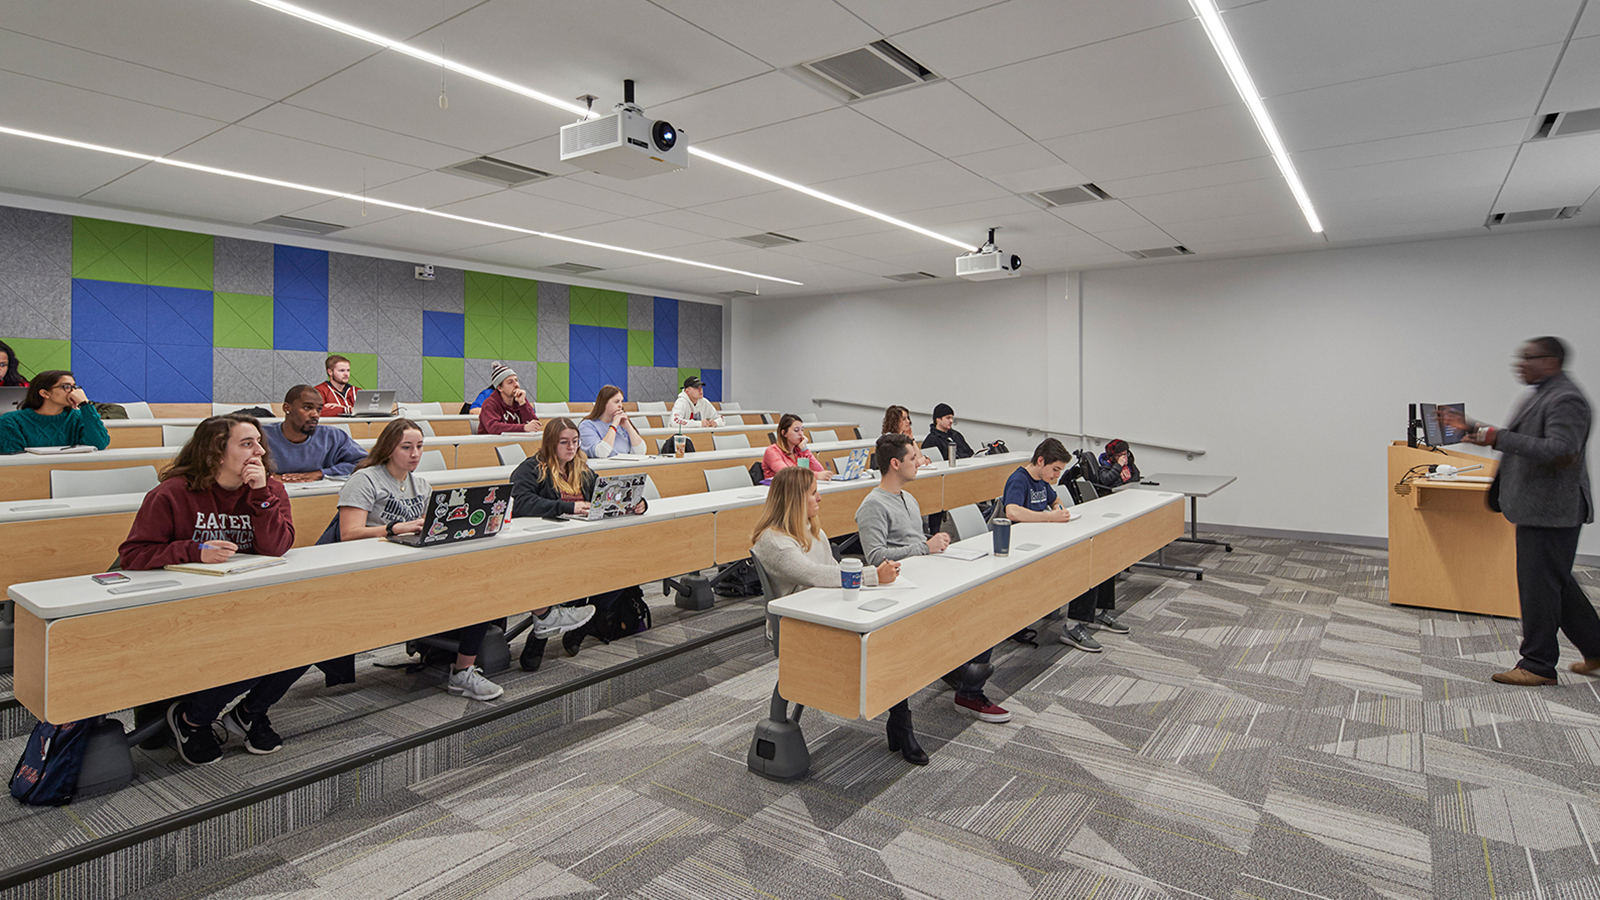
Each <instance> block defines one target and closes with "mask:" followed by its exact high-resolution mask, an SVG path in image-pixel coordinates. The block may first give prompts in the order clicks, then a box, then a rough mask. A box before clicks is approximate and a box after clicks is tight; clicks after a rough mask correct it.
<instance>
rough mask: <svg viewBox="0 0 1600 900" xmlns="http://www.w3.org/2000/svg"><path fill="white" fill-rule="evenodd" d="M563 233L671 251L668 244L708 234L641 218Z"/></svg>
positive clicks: (694, 240)
mask: <svg viewBox="0 0 1600 900" xmlns="http://www.w3.org/2000/svg"><path fill="white" fill-rule="evenodd" d="M560 233H561V234H563V235H565V236H567V237H574V238H581V239H583V240H586V241H595V242H597V243H601V244H612V245H615V246H618V247H627V248H629V249H630V250H649V251H652V252H658V251H659V252H668V251H669V248H672V247H682V246H685V245H688V244H699V243H704V241H705V238H704V237H702V236H701V235H698V234H688V233H686V232H683V231H679V230H678V229H676V228H668V227H667V226H665V225H656V224H654V223H652V222H645V221H642V220H639V219H618V220H616V221H615V222H604V223H602V224H599V225H585V226H583V227H581V228H567V229H563V230H562V231H561V232H560ZM672 255H674V256H677V255H678V254H676V253H674V254H672Z"/></svg>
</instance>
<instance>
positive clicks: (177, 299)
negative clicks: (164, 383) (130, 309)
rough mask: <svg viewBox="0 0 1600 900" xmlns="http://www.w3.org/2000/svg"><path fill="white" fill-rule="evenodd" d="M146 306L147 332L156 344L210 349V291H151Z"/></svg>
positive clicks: (165, 288)
mask: <svg viewBox="0 0 1600 900" xmlns="http://www.w3.org/2000/svg"><path fill="white" fill-rule="evenodd" d="M145 303H146V311H145V321H146V322H147V323H148V324H147V328H146V331H147V333H148V334H149V335H150V336H151V337H152V338H154V339H155V340H157V341H160V342H161V343H163V344H184V345H186V346H190V347H210V346H211V338H212V333H211V316H212V313H213V312H215V310H216V306H215V304H214V303H213V302H212V299H211V292H210V291H199V290H195V289H193V288H173V287H152V288H149V293H148V294H147V295H146V300H145ZM207 396H210V395H209V394H207ZM157 402H166V401H157ZM171 402H174V403H176V402H179V401H176V400H174V401H171ZM197 402H198V401H197Z"/></svg>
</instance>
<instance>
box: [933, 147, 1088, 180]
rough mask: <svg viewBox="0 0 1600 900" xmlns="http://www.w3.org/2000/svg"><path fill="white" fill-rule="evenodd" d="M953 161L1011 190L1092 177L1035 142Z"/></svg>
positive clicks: (961, 157)
mask: <svg viewBox="0 0 1600 900" xmlns="http://www.w3.org/2000/svg"><path fill="white" fill-rule="evenodd" d="M951 161H952V162H955V163H958V164H960V165H961V167H962V168H964V169H968V170H970V171H972V172H975V173H977V174H979V175H982V176H983V177H985V178H987V179H989V180H990V181H993V182H994V183H995V184H998V185H1000V186H1001V187H1003V188H1005V189H1006V190H1008V191H1013V192H1022V191H1038V190H1045V189H1047V188H1052V187H1066V186H1067V185H1071V184H1082V183H1084V182H1085V181H1088V180H1089V179H1088V178H1087V177H1086V176H1085V175H1084V174H1083V173H1082V172H1079V171H1078V170H1077V169H1074V168H1072V167H1071V166H1069V165H1067V164H1066V163H1064V162H1062V161H1061V159H1060V158H1059V157H1057V156H1056V155H1055V154H1054V153H1051V152H1050V151H1049V150H1046V149H1044V148H1043V147H1041V146H1039V145H1038V144H1036V143H1034V142H1033V141H1028V142H1027V143H1022V144H1015V145H1013V146H1010V147H1002V148H1000V149H998V150H985V151H984V152H982V153H968V154H965V155H962V156H956V157H953V158H952V160H951Z"/></svg>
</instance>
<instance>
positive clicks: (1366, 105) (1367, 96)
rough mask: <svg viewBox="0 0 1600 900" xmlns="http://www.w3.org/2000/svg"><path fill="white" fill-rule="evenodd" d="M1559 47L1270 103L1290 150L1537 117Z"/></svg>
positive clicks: (1285, 97)
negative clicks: (1536, 107)
mask: <svg viewBox="0 0 1600 900" xmlns="http://www.w3.org/2000/svg"><path fill="white" fill-rule="evenodd" d="M1559 49H1560V48H1559V47H1536V48H1533V49H1531V50H1519V51H1516V52H1514V53H1504V54H1501V55H1499V56H1491V57H1486V58H1483V59H1472V60H1467V61H1465V62H1458V63H1450V64H1447V65H1442V66H1432V67H1430V68H1426V69H1414V70H1412V71H1409V72H1401V73H1398V74H1395V75H1383V76H1380V77H1377V78H1368V79H1365V80H1362V81H1355V82H1349V83H1346V84H1336V85H1330V86H1328V87H1322V88H1314V89H1312V90H1307V91H1301V92H1299V93H1295V94H1286V95H1283V96H1278V97H1269V98H1267V101H1266V103H1267V109H1268V111H1269V112H1270V113H1271V114H1272V118H1273V121H1274V122H1276V124H1277V126H1278V132H1279V134H1281V135H1282V136H1283V141H1284V143H1285V144H1286V145H1288V147H1289V149H1290V151H1298V150H1303V149H1308V148H1312V147H1332V146H1336V145H1339V144H1351V143H1357V142H1360V141H1371V140H1378V139H1380V138H1391V137H1398V136H1400V135H1407V134H1417V133H1420V132H1429V131H1442V130H1444V129H1447V128H1460V127H1463V126H1467V125H1482V124H1486V123H1489V122H1503V121H1506V120H1507V119H1516V118H1519V117H1520V118H1525V119H1526V118H1531V117H1532V111H1533V108H1534V102H1535V100H1536V98H1537V97H1538V96H1539V93H1540V92H1541V91H1542V90H1543V89H1544V85H1545V82H1546V80H1547V79H1549V77H1550V70H1551V68H1552V67H1553V66H1554V65H1555V60H1556V53H1557V51H1558V50H1559Z"/></svg>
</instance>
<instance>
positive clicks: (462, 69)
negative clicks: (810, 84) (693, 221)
mask: <svg viewBox="0 0 1600 900" xmlns="http://www.w3.org/2000/svg"><path fill="white" fill-rule="evenodd" d="M250 2H251V3H255V4H258V5H260V6H265V7H267V8H268V9H275V10H277V11H278V12H281V13H285V14H287V15H291V16H294V17H295V18H297V19H304V20H305V21H307V22H310V23H312V24H313V25H320V26H322V27H323V28H327V29H330V30H332V31H337V32H339V33H340V34H346V35H349V36H350V37H353V38H356V39H358V40H363V41H366V42H367V43H369V44H377V45H378V46H380V47H383V48H385V49H388V50H393V51H395V52H396V53H403V54H405V55H406V56H409V57H412V58H413V59H420V60H422V61H423V62H425V63H428V64H429V65H433V66H439V67H440V68H443V69H446V70H448V71H451V72H454V73H456V74H457V75H465V76H466V77H468V78H472V79H476V80H478V81H481V82H483V83H484V84H492V85H494V86H495V87H498V88H504V89H505V90H508V91H511V92H512V93H514V94H520V95H522V96H524V97H527V98H528V99H530V100H537V101H539V102H540V103H546V104H549V105H550V106H554V107H556V108H557V109H564V110H566V111H567V112H570V113H574V114H576V115H579V116H585V117H586V116H588V115H589V114H590V111H589V110H588V109H586V108H584V107H582V106H579V105H578V104H576V103H569V102H568V101H566V100H561V99H558V98H556V97H552V96H550V95H549V94H546V93H542V92H540V91H536V90H534V89H533V88H530V87H526V86H524V85H520V84H517V83H516V82H514V81H508V80H506V79H504V78H501V77H499V76H498V75H491V74H489V73H488V72H484V71H482V70H480V69H474V68H473V67H471V66H467V65H462V64H461V63H458V62H453V61H451V60H448V59H445V58H444V57H442V56H440V55H438V54H436V53H429V52H428V51H426V50H418V49H417V48H415V47H411V46H409V45H406V44H403V43H401V42H399V41H397V40H394V39H393V38H386V37H384V36H383V35H381V34H377V33H375V32H371V31H368V30H366V29H365V28H360V27H358V26H355V25H351V24H350V23H348V22H341V21H340V20H338V19H334V18H331V17H329V16H325V15H322V14H321V13H316V12H312V11H311V10H309V9H306V8H304V7H301V6H296V5H294V4H292V3H284V2H283V0H250ZM689 155H690V156H698V157H700V158H701V159H703V160H705V161H706V162H711V163H716V164H717V165H719V166H727V167H728V168H730V169H734V170H735V171H739V172H743V173H745V174H746V175H753V176H755V177H756V178H760V179H762V180H763V181H769V182H771V183H773V184H775V185H778V186H779V187H785V188H788V189H789V190H791V191H799V192H800V193H802V194H805V195H807V196H809V197H815V198H816V199H818V200H821V201H823V202H825V203H832V204H833V205H834V206H839V207H843V208H844V209H848V210H850V211H851V212H855V213H860V214H861V215H864V216H871V217H872V218H874V219H877V220H878V221H880V222H887V223H888V224H890V225H894V226H896V227H899V228H904V229H907V230H908V231H915V232H916V233H917V234H920V235H924V236H926V237H931V238H933V239H934V240H938V241H944V242H945V243H946V244H950V245H951V246H953V247H960V248H961V249H962V250H971V249H972V245H971V244H968V243H966V242H964V241H958V240H956V239H955V238H952V237H946V236H944V235H942V234H940V233H938V232H937V231H930V230H928V229H926V228H923V227H922V226H920V225H913V224H911V223H910V222H906V221H904V220H902V219H897V218H895V217H894V216H891V215H887V214H885V213H881V212H878V211H877V210H873V209H868V208H867V207H865V206H861V205H859V204H856V203H851V202H850V201H849V200H844V199H842V198H839V197H835V196H833V195H832V194H828V193H825V192H823V191H819V190H816V189H815V188H809V187H806V186H805V185H803V184H796V183H795V182H793V181H790V180H788V179H787V178H780V177H778V176H777V175H773V174H772V173H770V172H763V171H761V170H760V169H757V168H754V167H752V166H747V165H745V164H743V163H739V162H735V161H733V160H731V159H728V158H727V157H724V156H717V155H716V154H714V153H708V152H706V151H705V150H701V149H699V148H698V147H693V146H691V147H690V148H689Z"/></svg>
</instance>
